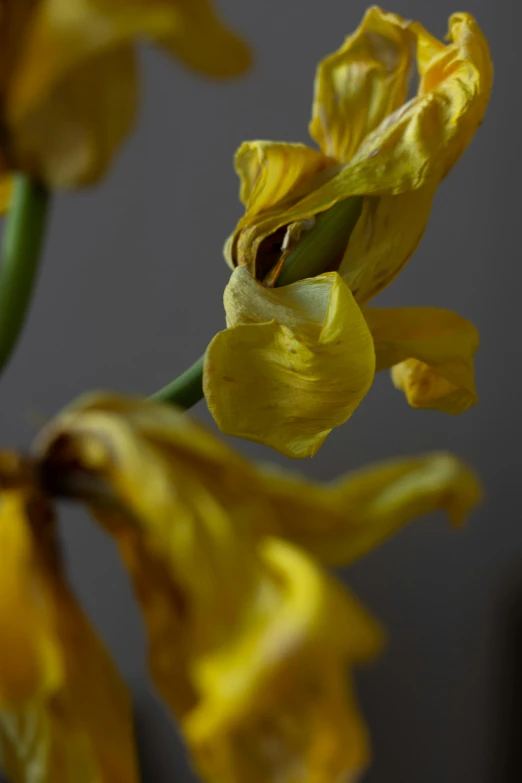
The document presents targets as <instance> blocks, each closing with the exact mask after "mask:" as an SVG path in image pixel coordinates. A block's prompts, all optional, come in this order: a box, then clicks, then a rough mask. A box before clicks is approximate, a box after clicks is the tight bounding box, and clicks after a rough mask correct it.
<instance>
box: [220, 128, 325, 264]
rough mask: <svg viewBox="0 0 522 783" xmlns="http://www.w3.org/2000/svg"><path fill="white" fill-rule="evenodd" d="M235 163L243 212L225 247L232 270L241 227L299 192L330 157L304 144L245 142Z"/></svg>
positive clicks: (323, 166) (238, 152) (237, 153)
mask: <svg viewBox="0 0 522 783" xmlns="http://www.w3.org/2000/svg"><path fill="white" fill-rule="evenodd" d="M234 162H235V169H236V172H237V174H238V176H239V181H240V190H239V196H240V198H241V201H242V202H243V204H244V205H245V207H246V213H245V215H244V217H243V218H241V220H240V221H239V223H238V225H237V227H236V230H235V232H234V234H233V235H232V236H231V237H230V239H229V240H228V242H227V245H226V246H225V258H226V260H227V263H228V264H229V266H231V267H232V268H234V266H235V254H236V248H235V245H236V240H237V237H238V236H239V233H240V232H241V230H242V228H243V226H248V224H249V222H250V220H251V219H252V218H253V217H254V216H255V215H259V214H260V213H261V212H266V210H268V209H270V208H272V207H274V206H276V205H277V204H280V203H281V202H284V201H285V199H287V198H288V196H289V194H295V193H298V192H299V189H300V188H302V187H303V185H304V184H305V183H306V182H307V181H308V180H309V179H310V177H312V176H313V175H314V174H317V173H318V172H320V171H322V170H323V169H325V168H327V167H328V166H331V165H332V161H331V160H330V159H329V158H327V157H326V156H324V155H323V154H322V153H321V152H318V151H317V150H313V149H311V148H310V147H307V146H306V145H305V144H285V143H284V142H275V141H246V142H244V144H242V145H241V147H240V148H239V149H238V151H237V152H236V155H235V159H234ZM293 197H294V199H295V195H294V196H293ZM251 271H252V272H253V271H254V270H251Z"/></svg>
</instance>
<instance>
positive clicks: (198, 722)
mask: <svg viewBox="0 0 522 783" xmlns="http://www.w3.org/2000/svg"><path fill="white" fill-rule="evenodd" d="M261 551H262V560H263V563H264V567H265V586H264V590H265V593H266V595H267V598H266V600H265V603H264V607H263V610H262V611H260V612H258V613H257V616H256V615H253V616H251V618H250V622H249V624H248V625H245V626H244V628H243V629H242V633H241V634H239V635H237V636H232V637H231V638H229V640H228V642H227V644H226V645H225V646H224V647H223V648H222V649H221V650H218V651H216V653H215V654H214V655H213V656H209V657H208V658H206V659H202V661H201V663H200V665H199V666H198V667H197V669H196V672H197V674H196V676H197V677H198V679H199V681H200V687H201V689H202V691H203V692H204V693H205V698H204V699H203V700H202V702H201V704H200V706H199V707H198V708H196V709H195V710H194V711H193V712H192V713H191V714H190V715H189V716H188V717H187V720H186V721H185V723H184V731H185V734H186V736H187V739H188V742H189V744H190V745H191V746H192V748H193V751H194V755H195V759H196V762H197V763H198V765H199V766H200V769H201V771H202V772H203V774H204V775H206V776H207V777H208V779H211V780H223V781H240V780H249V781H252V783H258V782H259V783H266V781H269V782H273V783H275V781H281V780H284V781H287V780H288V781H290V780H292V781H299V783H312V781H314V783H315V781H317V783H329V781H332V780H341V779H351V776H352V775H353V776H355V775H358V774H360V773H361V771H362V770H363V769H364V768H365V766H366V764H367V762H368V740H367V733H366V728H365V726H364V723H363V721H362V718H361V716H360V714H359V711H358V709H357V706H356V703H355V699H354V695H353V691H352V685H351V682H350V680H349V678H348V677H347V668H348V666H349V665H350V664H353V663H354V662H355V661H357V660H364V659H366V658H368V657H371V656H373V655H375V653H377V652H378V651H379V649H380V647H381V646H382V640H383V635H382V631H381V630H380V628H379V626H378V625H377V624H376V623H375V621H374V620H373V619H372V618H371V617H370V616H369V615H368V613H367V612H366V611H365V610H364V609H363V608H362V607H361V606H360V605H359V604H358V603H357V602H356V601H355V599H354V598H352V596H351V595H350V594H349V593H347V592H346V591H344V590H343V589H342V588H341V587H340V586H339V585H337V584H336V583H335V582H333V581H332V580H329V579H328V578H327V577H326V576H325V575H324V574H323V573H322V572H321V571H320V570H319V569H317V568H316V567H315V566H314V565H313V564H312V563H311V562H310V561H309V560H308V559H307V558H306V557H305V556H304V555H303V554H301V553H300V552H298V551H297V550H295V549H293V548H292V547H291V546H289V545H288V544H287V543H285V542H283V541H280V540H278V539H266V540H265V541H264V543H263V545H262V550H261Z"/></svg>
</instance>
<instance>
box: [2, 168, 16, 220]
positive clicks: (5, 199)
mask: <svg viewBox="0 0 522 783" xmlns="http://www.w3.org/2000/svg"><path fill="white" fill-rule="evenodd" d="M12 195H13V179H12V177H10V176H1V175H0V215H3V214H4V213H5V212H7V211H8V209H9V207H10V205H11V197H12Z"/></svg>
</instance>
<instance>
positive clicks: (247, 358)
mask: <svg viewBox="0 0 522 783" xmlns="http://www.w3.org/2000/svg"><path fill="white" fill-rule="evenodd" d="M225 311H226V313H227V324H228V326H229V328H228V329H227V330H225V331H223V332H219V333H218V334H217V335H216V336H215V337H214V339H213V340H212V341H211V343H210V345H209V347H208V349H207V353H206V356H205V369H204V390H205V397H206V399H207V403H208V406H209V409H210V411H211V413H212V415H213V416H214V418H215V420H216V422H217V424H218V426H219V427H220V429H221V430H222V431H223V432H225V433H227V434H229V435H235V436H237V437H242V438H248V439H249V440H255V441H258V442H260V443H265V444H266V445H268V446H272V447H273V448H275V449H277V450H278V451H281V452H282V453H283V454H287V455H288V456H293V457H307V456H312V455H313V454H314V453H315V452H316V451H317V449H318V448H319V447H320V445H321V444H322V443H323V441H324V440H325V438H326V436H327V435H328V433H329V432H330V431H331V430H332V428H333V427H335V426H338V425H339V424H342V423H344V422H345V421H346V420H347V419H348V418H349V417H350V416H351V415H352V413H353V412H354V410H355V409H356V408H357V406H358V405H359V403H360V402H361V400H362V399H363V397H364V396H365V395H366V393H367V392H368V390H369V388H370V386H371V384H372V381H373V373H374V353H373V341H372V340H371V336H370V334H369V332H368V329H367V327H366V324H365V322H364V318H363V317H362V314H361V311H360V309H359V307H358V306H357V304H356V302H355V300H354V299H353V296H352V294H351V293H350V290H349V288H348V287H347V286H346V285H345V284H344V283H343V281H342V280H341V278H340V277H339V275H337V274H336V273H328V274H324V275H319V276H318V277H315V278H310V279H307V280H302V281H300V282H298V283H294V284H293V285H290V286H285V287H283V288H277V289H267V288H264V287H263V286H261V285H260V284H259V283H257V282H256V281H255V280H254V279H253V278H252V276H251V275H250V273H249V272H248V270H247V269H244V268H242V267H240V268H238V269H236V270H235V271H234V272H233V274H232V276H231V279H230V282H229V283H228V285H227V287H226V289H225Z"/></svg>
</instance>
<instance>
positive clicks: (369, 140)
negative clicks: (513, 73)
mask: <svg viewBox="0 0 522 783" xmlns="http://www.w3.org/2000/svg"><path fill="white" fill-rule="evenodd" d="M408 29H409V30H410V31H411V32H412V33H413V34H414V36H415V39H416V41H417V49H418V58H419V67H420V68H421V73H422V80H421V86H420V90H419V94H418V95H417V96H416V97H415V98H413V99H412V100H411V101H409V102H408V103H406V104H404V106H403V107H401V108H399V109H397V110H396V111H395V112H393V113H392V114H390V115H389V116H388V117H386V118H385V119H384V120H383V122H382V123H381V124H380V125H379V126H378V127H377V128H376V129H375V130H374V131H372V132H371V133H370V134H369V135H368V136H367V137H366V138H365V140H364V141H363V142H362V144H361V145H360V146H359V148H358V149H357V152H356V153H355V155H354V157H353V158H352V159H351V160H350V161H349V162H348V163H347V164H346V165H344V166H341V167H337V168H335V167H334V168H332V169H330V170H328V171H326V172H324V176H323V177H322V178H319V179H315V180H314V178H312V179H311V180H310V183H309V192H308V195H305V196H304V197H302V198H300V200H299V201H297V203H295V204H293V205H292V204H290V205H286V204H285V205H281V206H280V207H278V208H274V209H272V210H270V212H268V213H267V214H261V215H258V216H254V217H253V218H252V219H251V220H250V221H249V222H248V225H245V226H244V228H243V230H242V231H241V233H240V235H239V237H238V240H237V263H238V264H245V265H246V266H248V267H249V268H254V263H255V258H256V255H257V252H258V249H259V245H260V244H261V242H263V240H264V239H266V238H267V237H269V236H271V235H272V234H274V233H275V232H276V231H277V230H278V229H280V228H281V227H282V226H286V225H289V224H291V223H296V222H300V221H303V220H308V219H309V218H310V217H313V216H314V215H316V214H318V213H319V212H323V211H324V210H326V209H329V208H330V207H331V206H333V205H334V204H336V203H337V202H338V201H341V200H342V199H346V198H349V197H351V196H356V195H362V196H392V195H397V194H401V193H409V192H411V191H415V190H418V189H419V188H422V187H433V188H436V186H437V185H438V184H439V183H440V180H441V179H442V178H443V177H444V176H445V175H446V174H447V173H448V171H449V169H450V168H451V167H452V166H453V165H454V163H455V162H456V160H457V159H458V157H459V156H460V155H461V153H462V152H463V151H464V149H465V148H466V147H467V146H468V144H469V143H470V141H471V139H472V137H473V135H474V133H475V131H476V129H477V128H478V126H479V125H480V123H481V121H482V117H483V116H484V112H485V110H486V107H487V103H488V101H489V96H490V92H491V85H492V64H491V59H490V55H489V49H488V46H487V42H486V40H485V38H484V36H483V34H482V32H481V31H480V29H479V27H478V25H477V23H476V21H475V20H474V19H473V17H472V16H470V15H469V14H455V15H454V16H452V17H451V19H450V33H449V37H450V43H449V44H448V45H447V46H444V45H443V44H442V43H439V42H437V41H436V40H435V39H433V38H432V36H430V35H429V34H428V33H427V32H426V31H425V30H424V28H423V27H422V26H421V25H418V24H413V23H412V24H410V26H409V28H408ZM430 57H431V59H429V58H430ZM394 230H395V229H394V227H393V226H390V231H394Z"/></svg>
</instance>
